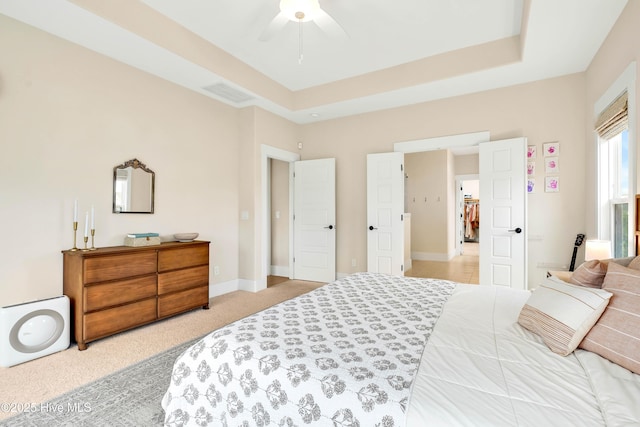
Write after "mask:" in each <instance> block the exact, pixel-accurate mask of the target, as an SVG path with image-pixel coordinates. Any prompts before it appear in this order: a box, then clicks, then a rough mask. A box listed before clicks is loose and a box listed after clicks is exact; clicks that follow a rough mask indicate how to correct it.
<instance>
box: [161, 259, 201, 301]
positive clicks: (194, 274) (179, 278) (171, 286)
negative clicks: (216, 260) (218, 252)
mask: <svg viewBox="0 0 640 427" xmlns="http://www.w3.org/2000/svg"><path fill="white" fill-rule="evenodd" d="M208 283H209V266H208V265H203V266H200V267H193V268H184V269H182V270H175V271H170V272H168V273H160V274H158V295H163V294H167V293H169V292H176V291H182V290H185V289H190V288H194V287H196V286H203V285H207V284H208Z"/></svg>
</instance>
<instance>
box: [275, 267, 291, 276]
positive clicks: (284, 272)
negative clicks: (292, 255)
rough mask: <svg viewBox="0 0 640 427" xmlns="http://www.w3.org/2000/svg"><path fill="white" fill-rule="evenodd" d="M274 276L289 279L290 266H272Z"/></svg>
mask: <svg viewBox="0 0 640 427" xmlns="http://www.w3.org/2000/svg"><path fill="white" fill-rule="evenodd" d="M270 274H271V275H272V276H280V277H289V266H288V265H272V266H271V269H270Z"/></svg>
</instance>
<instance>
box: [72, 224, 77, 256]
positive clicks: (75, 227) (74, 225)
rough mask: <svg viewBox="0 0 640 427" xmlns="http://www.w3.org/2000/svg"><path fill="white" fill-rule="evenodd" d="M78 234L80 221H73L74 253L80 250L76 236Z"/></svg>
mask: <svg viewBox="0 0 640 427" xmlns="http://www.w3.org/2000/svg"><path fill="white" fill-rule="evenodd" d="M77 233H78V221H73V248H71V250H72V251H77V250H78V248H77V247H76V234H77Z"/></svg>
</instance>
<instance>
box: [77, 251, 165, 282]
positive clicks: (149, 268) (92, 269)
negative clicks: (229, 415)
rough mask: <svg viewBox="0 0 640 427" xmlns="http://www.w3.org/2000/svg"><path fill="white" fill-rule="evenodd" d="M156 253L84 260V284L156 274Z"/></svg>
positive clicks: (144, 252)
mask: <svg viewBox="0 0 640 427" xmlns="http://www.w3.org/2000/svg"><path fill="white" fill-rule="evenodd" d="M157 261H158V256H157V253H156V251H153V250H152V251H141V252H139V253H129V254H123V255H109V256H100V257H92V258H87V259H85V260H84V283H96V282H104V281H108V280H117V279H124V278H128V277H133V276H142V275H143V274H150V273H155V272H156V267H157Z"/></svg>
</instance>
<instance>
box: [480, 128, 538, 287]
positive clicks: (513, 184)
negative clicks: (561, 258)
mask: <svg viewBox="0 0 640 427" xmlns="http://www.w3.org/2000/svg"><path fill="white" fill-rule="evenodd" d="M526 148H527V139H526V138H514V139H505V140H502V141H492V142H484V143H481V144H480V284H481V285H500V286H508V287H512V288H517V289H527V215H526V214H527V198H526V194H527V193H526V185H527V182H526V170H527V168H526V166H527V165H526Z"/></svg>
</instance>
